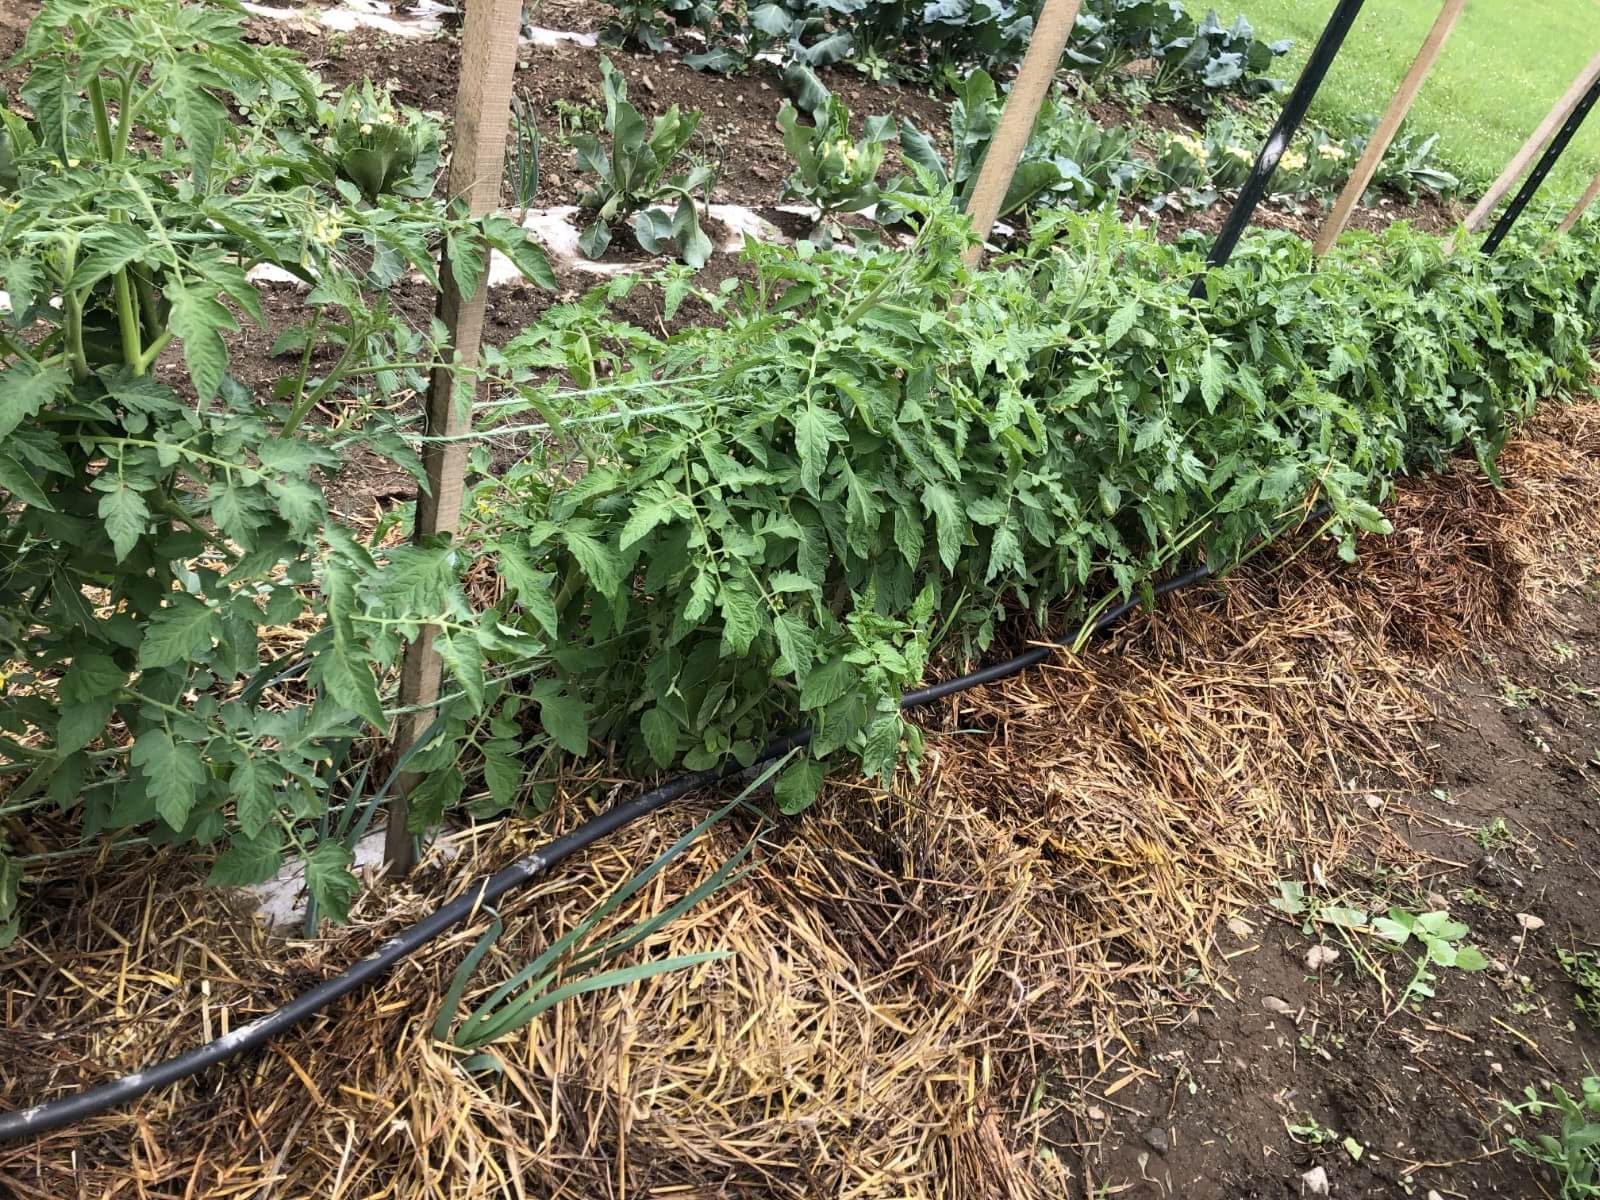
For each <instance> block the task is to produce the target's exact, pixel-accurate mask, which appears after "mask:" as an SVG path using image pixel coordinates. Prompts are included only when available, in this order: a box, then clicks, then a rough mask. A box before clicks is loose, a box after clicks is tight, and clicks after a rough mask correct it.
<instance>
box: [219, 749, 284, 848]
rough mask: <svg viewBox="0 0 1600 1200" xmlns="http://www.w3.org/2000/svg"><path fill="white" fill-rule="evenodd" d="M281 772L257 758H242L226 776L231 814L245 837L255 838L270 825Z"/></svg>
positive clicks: (274, 809) (276, 799)
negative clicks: (230, 797) (232, 804)
mask: <svg viewBox="0 0 1600 1200" xmlns="http://www.w3.org/2000/svg"><path fill="white" fill-rule="evenodd" d="M280 780H281V772H278V771H274V769H273V767H272V764H271V763H269V762H267V761H265V760H263V759H259V758H243V759H241V760H240V761H239V762H238V763H237V764H236V765H235V766H234V768H233V773H232V774H230V775H229V776H228V793H229V795H231V796H232V797H233V803H234V816H235V818H236V819H237V820H238V822H239V828H241V829H243V830H244V832H245V836H247V837H251V838H254V837H256V836H258V835H259V834H261V832H262V831H263V830H265V829H267V828H268V826H270V825H271V824H272V817H273V814H274V813H276V812H277V810H278V798H277V785H278V783H279V782H280Z"/></svg>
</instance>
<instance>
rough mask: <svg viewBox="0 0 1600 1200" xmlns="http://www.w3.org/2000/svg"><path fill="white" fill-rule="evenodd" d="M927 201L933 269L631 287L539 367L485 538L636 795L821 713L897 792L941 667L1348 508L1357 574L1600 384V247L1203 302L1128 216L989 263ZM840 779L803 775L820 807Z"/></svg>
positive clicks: (479, 539) (1428, 246)
mask: <svg viewBox="0 0 1600 1200" xmlns="http://www.w3.org/2000/svg"><path fill="white" fill-rule="evenodd" d="M896 200H897V202H899V203H903V204H904V205H906V206H907V207H908V208H909V209H910V210H912V211H913V213H914V214H915V215H914V217H913V219H914V220H915V221H918V222H920V232H919V234H918V237H917V242H916V244H915V245H914V246H912V247H911V248H909V249H908V250H905V251H897V252H893V253H886V252H874V251H868V250H858V251H857V252H856V253H853V254H834V253H827V252H820V251H815V250H814V249H813V248H811V247H810V246H808V245H804V244H802V245H801V246H799V247H797V248H794V249H783V248H774V247H765V246H762V247H756V248H753V249H752V250H751V252H750V253H751V255H752V257H753V260H754V261H753V266H754V269H755V272H756V277H755V279H754V280H753V282H751V283H749V284H747V285H744V286H743V288H742V290H740V291H739V292H738V293H737V294H736V295H734V296H733V297H732V299H730V300H727V301H726V302H725V303H723V301H722V299H721V298H719V297H710V298H709V299H710V300H711V301H713V302H715V303H723V307H722V312H721V316H722V318H723V319H722V323H721V324H720V325H718V326H716V327H711V328H696V329H690V330H686V331H684V332H682V333H679V334H676V335H674V336H672V337H667V338H658V337H656V336H653V335H651V334H649V333H647V332H646V331H644V330H641V329H638V328H636V327H633V326H630V325H627V324H625V323H622V322H619V321H618V320H616V319H615V318H614V317H612V316H611V315H610V312H609V310H608V308H607V305H606V294H605V293H603V292H597V293H595V294H594V295H592V296H591V297H589V298H588V299H587V300H585V301H583V302H582V303H580V304H576V305H568V306H563V307H560V308H557V309H555V310H552V312H551V313H550V314H548V316H547V317H546V318H545V319H544V320H543V321H542V322H541V323H540V324H539V325H537V326H535V327H533V328H532V329H530V330H528V331H527V332H526V333H525V334H523V335H522V336H521V337H519V338H518V339H516V341H514V342H513V343H512V344H511V345H510V346H509V347H508V348H507V350H506V355H507V359H508V361H509V362H512V363H515V364H517V365H518V369H519V370H522V371H524V372H527V373H530V374H532V375H538V376H540V377H549V378H550V379H551V381H550V382H548V383H544V384H541V385H538V386H534V387H529V389H528V397H529V403H530V405H531V407H533V408H534V409H535V410H537V411H538V412H540V413H541V414H544V415H545V416H546V418H547V420H549V421H550V422H551V423H552V424H551V426H550V430H551V432H550V435H549V436H548V437H547V438H546V439H544V442H543V444H542V445H541V446H539V447H536V448H535V450H534V452H533V453H532V454H531V455H530V457H529V458H528V459H527V461H525V462H524V463H522V464H519V465H518V466H517V467H516V468H514V469H513V470H512V471H511V472H510V474H509V475H508V476H507V477H506V478H505V479H504V480H503V481H486V482H485V483H484V484H483V485H482V488H481V489H480V491H479V493H478V495H477V497H476V501H477V502H476V505H475V510H476V511H477V513H478V514H479V517H478V522H479V523H478V526H477V528H476V529H475V530H474V531H473V532H472V534H471V535H470V536H471V538H472V540H473V542H474V544H475V545H476V546H477V547H478V548H479V550H480V551H481V552H482V553H483V554H484V555H485V556H487V557H491V558H493V559H495V560H496V561H498V563H499V565H500V570H501V574H502V576H503V578H504V580H505V582H506V584H507V586H508V588H509V590H510V592H511V594H512V596H513V599H514V607H513V610H512V618H513V620H515V621H518V622H520V625H521V627H522V628H524V629H525V630H527V631H529V632H530V633H531V634H535V635H538V636H542V637H544V638H547V639H548V640H549V642H550V644H551V645H552V647H554V648H553V649H552V651H551V654H552V658H553V660H554V662H555V664H556V668H557V675H558V676H559V678H560V679H561V680H562V686H563V687H564V688H566V689H568V690H570V692H571V693H572V695H573V696H574V697H577V698H580V699H581V701H582V702H583V704H584V705H585V708H586V712H587V715H588V718H589V733H590V735H591V737H592V738H593V739H595V740H596V741H597V742H599V743H601V744H606V745H612V746H615V747H619V748H620V749H621V750H622V751H623V752H624V754H625V756H626V757H627V760H628V761H629V762H631V763H632V764H633V765H634V766H635V767H636V768H637V769H645V768H648V767H651V766H654V767H666V766H668V765H670V764H674V763H677V762H680V761H681V762H682V763H683V764H684V765H686V766H688V767H691V768H698V767H704V766H707V765H710V764H711V763H713V762H716V761H718V760H719V759H721V758H722V757H723V756H724V755H728V754H731V755H733V756H735V757H737V758H739V759H741V760H743V761H748V760H749V759H750V757H751V756H753V755H754V754H755V753H756V751H757V749H758V747H759V746H760V745H761V744H762V742H763V740H764V739H765V737H766V736H768V734H769V733H771V732H772V731H774V730H778V729H783V728H786V727H789V726H792V725H793V724H795V723H796V722H798V721H805V722H807V723H809V724H810V725H811V726H812V727H813V728H814V730H815V740H814V742H813V744H812V753H813V755H814V756H815V757H816V758H817V759H820V760H827V761H828V762H830V763H831V762H836V761H839V759H840V757H841V756H843V757H844V758H847V759H849V760H852V761H858V762H859V763H860V764H861V765H862V766H863V767H864V768H865V769H866V770H867V771H868V772H869V773H871V774H874V775H877V776H879V777H886V776H887V775H888V774H889V773H890V772H892V771H893V770H894V768H895V766H896V764H897V763H898V761H899V760H900V757H901V755H902V753H904V752H906V751H910V752H912V753H914V752H915V751H916V749H917V746H918V738H917V734H916V732H915V730H914V729H912V728H909V727H907V726H905V725H904V724H903V723H902V721H901V719H900V716H899V701H900V697H901V695H902V694H903V692H904V691H905V690H906V689H907V688H909V687H911V686H912V685H914V684H915V683H917V682H918V681H919V680H921V679H922V677H923V674H924V668H925V665H926V662H927V659H928V655H929V653H930V652H931V651H932V649H933V647H934V646H935V644H936V643H937V642H939V641H940V640H941V639H942V640H943V642H944V649H945V656H946V662H947V663H948V664H949V665H951V666H954V665H958V664H960V663H964V662H966V661H969V660H970V659H972V658H973V657H975V656H976V655H978V654H979V653H981V652H983V651H985V650H986V649H988V648H989V647H990V646H991V645H992V644H993V643H994V642H995V641H996V639H997V638H998V637H1000V635H1001V633H1002V630H1003V629H1011V628H1012V627H1014V629H1013V630H1012V632H1007V633H1006V635H1005V638H1004V639H1003V640H1005V641H1007V642H1014V640H1015V638H1016V637H1017V636H1019V635H1021V636H1026V635H1027V633H1028V632H1029V631H1030V630H1032V629H1036V628H1038V627H1041V626H1044V625H1046V624H1047V623H1053V624H1057V625H1059V623H1060V622H1061V621H1069V622H1070V621H1074V620H1079V619H1082V618H1084V617H1086V616H1088V615H1090V613H1091V611H1092V607H1091V603H1090V601H1091V598H1095V597H1098V596H1100V595H1102V594H1104V593H1107V592H1110V593H1114V594H1116V595H1119V596H1131V595H1134V594H1136V593H1138V592H1139V591H1140V590H1142V589H1144V588H1146V587H1147V586H1148V585H1149V584H1150V582H1151V581H1152V580H1153V579H1154V578H1156V577H1157V576H1158V575H1160V574H1161V573H1162V572H1164V571H1167V570H1169V569H1170V568H1171V567H1172V566H1173V564H1174V563H1175V562H1176V561H1177V560H1178V559H1179V558H1180V557H1183V556H1186V555H1191V554H1195V553H1199V554H1201V555H1203V556H1204V557H1205V559H1206V560H1207V561H1210V562H1213V563H1217V564H1224V565H1225V564H1228V563H1231V562H1233V561H1234V560H1236V559H1237V558H1238V557H1239V556H1240V555H1241V554H1242V553H1244V552H1245V551H1246V550H1247V549H1248V548H1249V547H1250V546H1252V545H1253V544H1254V543H1255V541H1256V540H1257V539H1259V538H1262V537H1271V536H1273V535H1275V534H1277V533H1278V532H1279V531H1280V530H1282V529H1284V528H1286V527H1288V526H1293V525H1295V524H1297V523H1299V522H1300V521H1301V520H1302V519H1303V516H1304V513H1305V511H1306V509H1307V507H1308V505H1310V504H1312V503H1314V502H1326V503H1327V504H1328V505H1329V506H1330V507H1331V514H1332V515H1331V517H1330V519H1329V530H1330V532H1331V533H1332V535H1333V536H1334V537H1335V538H1336V539H1338V542H1339V545H1340V547H1341V551H1342V552H1343V553H1344V554H1345V555H1346V556H1353V555H1354V552H1355V546H1356V538H1357V535H1358V534H1360V533H1361V532H1363V531H1365V532H1373V533H1377V532H1384V531H1386V530H1387V528H1388V526H1387V523H1386V521H1385V520H1384V518H1383V516H1382V513H1381V512H1380V510H1379V507H1378V506H1379V505H1381V504H1382V503H1383V501H1384V500H1385V499H1386V497H1387V496H1388V495H1389V493H1390V489H1391V488H1392V486H1393V480H1394V478H1395V477H1396V476H1397V475H1398V474H1401V473H1404V472H1407V471H1412V470H1419V469H1428V468H1431V467H1436V466H1438V465H1439V464H1441V463H1442V462H1443V461H1444V460H1445V459H1446V458H1447V457H1448V456H1449V455H1451V454H1453V453H1455V452H1457V451H1458V450H1466V451H1469V452H1471V453H1474V454H1476V455H1477V456H1478V457H1479V459H1480V460H1481V461H1482V462H1483V464H1484V466H1485V468H1486V469H1488V470H1490V471H1491V472H1492V470H1493V459H1494V456H1495V454H1496V452H1497V451H1498V449H1499V448H1500V446H1501V445H1502V444H1503V442H1504V440H1505V438H1506V437H1507V436H1508V435H1509V433H1510V431H1511V430H1512V429H1513V428H1514V427H1515V425H1516V423H1517V421H1518V420H1519V419H1520V418H1521V417H1523V416H1524V415H1526V414H1527V413H1528V412H1529V411H1530V410H1531V408H1532V406H1533V404H1534V402H1535V400H1536V399H1538V398H1539V397H1540V396H1543V395H1546V394H1548V393H1550V392H1551V391H1552V390H1555V389H1558V388H1562V387H1568V386H1574V385H1577V384H1580V383H1581V382H1582V381H1583V380H1585V379H1586V378H1587V375H1588V372H1589V370H1590V366H1591V363H1590V358H1589V354H1588V350H1587V345H1588V342H1589V340H1590V338H1591V337H1592V336H1593V334H1594V332H1595V330H1596V319H1597V313H1600V290H1597V288H1596V287H1595V283H1596V275H1597V273H1600V260H1597V258H1596V257H1595V254H1594V246H1595V244H1596V237H1595V230H1594V227H1593V225H1590V226H1587V227H1586V228H1585V229H1584V231H1582V232H1581V235H1580V236H1579V237H1578V238H1575V239H1573V240H1570V241H1567V242H1563V243H1562V244H1561V245H1560V246H1559V247H1558V248H1556V249H1555V250H1553V251H1552V252H1550V253H1548V254H1545V255H1542V256H1541V255H1533V254H1529V253H1527V246H1526V244H1524V245H1522V246H1520V247H1518V248H1516V249H1508V250H1507V251H1506V252H1505V253H1504V254H1502V255H1501V256H1499V257H1497V258H1495V259H1493V260H1485V259H1483V258H1482V257H1481V256H1478V255H1475V254H1458V255H1455V256H1454V257H1450V256H1447V255H1446V254H1445V253H1444V251H1443V249H1442V247H1441V244H1440V242H1439V241H1438V240H1437V239H1435V238H1432V237H1429V236H1425V235H1422V234H1419V233H1416V232H1414V231H1412V230H1410V229H1408V228H1406V227H1404V226H1397V227H1394V228H1392V229H1390V230H1389V231H1388V232H1386V233H1385V234H1383V235H1381V236H1378V237H1368V236H1358V237H1354V238H1351V239H1350V240H1349V241H1348V244H1347V246H1346V247H1345V248H1343V249H1342V250H1341V251H1340V252H1339V254H1338V256H1337V257H1335V258H1334V259H1332V260H1331V261H1330V262H1329V263H1327V264H1325V265H1321V266H1319V264H1318V263H1317V262H1316V261H1315V260H1314V258H1313V257H1312V255H1311V253H1310V250H1309V248H1308V247H1307V246H1306V245H1305V244H1304V243H1302V242H1300V241H1299V240H1298V239H1296V238H1294V237H1291V236H1284V235H1272V234H1268V235H1264V236H1261V237H1259V238H1256V239H1252V240H1251V241H1249V242H1247V243H1246V244H1245V246H1244V247H1243V248H1242V249H1241V250H1240V252H1239V253H1238V255H1237V257H1236V259H1235V262H1234V263H1233V265H1231V266H1230V267H1228V268H1226V269H1223V270H1217V271H1213V272H1211V273H1210V274H1209V275H1208V277H1207V289H1206V290H1207V296H1206V298H1205V299H1204V300H1202V301H1200V302H1198V303H1197V302H1192V301H1191V300H1190V299H1189V297H1188V290H1189V282H1190V280H1191V279H1192V278H1193V276H1194V275H1195V274H1196V273H1197V272H1198V271H1199V270H1200V269H1201V260H1200V258H1199V255H1198V254H1197V253H1196V252H1195V250H1193V249H1183V248H1178V247H1172V246H1163V245H1161V244H1159V243H1157V242H1156V241H1155V240H1154V239H1153V238H1152V237H1151V236H1150V235H1149V234H1147V233H1144V232H1140V231H1136V230H1129V229H1126V228H1124V227H1123V226H1122V225H1120V224H1119V223H1118V222H1117V221H1116V220H1115V219H1114V218H1112V217H1082V216H1078V215H1075V214H1071V213H1056V214H1051V215H1046V216H1044V217H1042V218H1041V219H1040V220H1038V221H1037V222H1036V224H1035V226H1034V229H1033V231H1032V236H1031V240H1030V241H1029V242H1028V244H1027V245H1026V246H1025V247H1024V248H1023V249H1022V250H1021V251H1019V252H1018V253H1017V254H1015V255H1014V256H1012V257H1011V258H1010V259H1009V260H1005V261H1003V262H1002V263H1001V265H1000V268H999V269H994V270H985V271H981V272H977V273H969V272H967V271H965V270H963V269H962V267H961V266H960V261H959V260H960V254H961V251H962V250H963V248H964V246H965V244H966V240H967V237H968V234H967V233H966V231H965V229H964V227H963V225H962V223H961V221H960V219H959V218H958V217H954V216H952V215H951V214H950V212H949V209H948V203H949V202H948V199H947V198H939V199H931V200H930V199H924V198H918V197H913V196H909V195H902V196H899V197H896ZM958 299H959V302H957V301H958ZM599 380H604V382H603V383H598V384H597V381H599ZM572 384H576V389H574V388H573V387H572V386H570V385H572ZM820 778H821V773H820V772H819V771H816V770H813V769H811V768H809V767H804V768H801V769H799V770H797V771H796V772H795V773H794V774H793V775H791V776H786V778H785V781H784V782H783V783H782V784H780V797H781V798H782V800H783V802H784V805H785V807H787V808H791V809H792V808H798V807H801V806H803V804H804V803H805V802H806V801H807V800H808V799H809V797H810V795H812V794H814V792H815V786H816V784H817V783H818V782H820Z"/></svg>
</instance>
